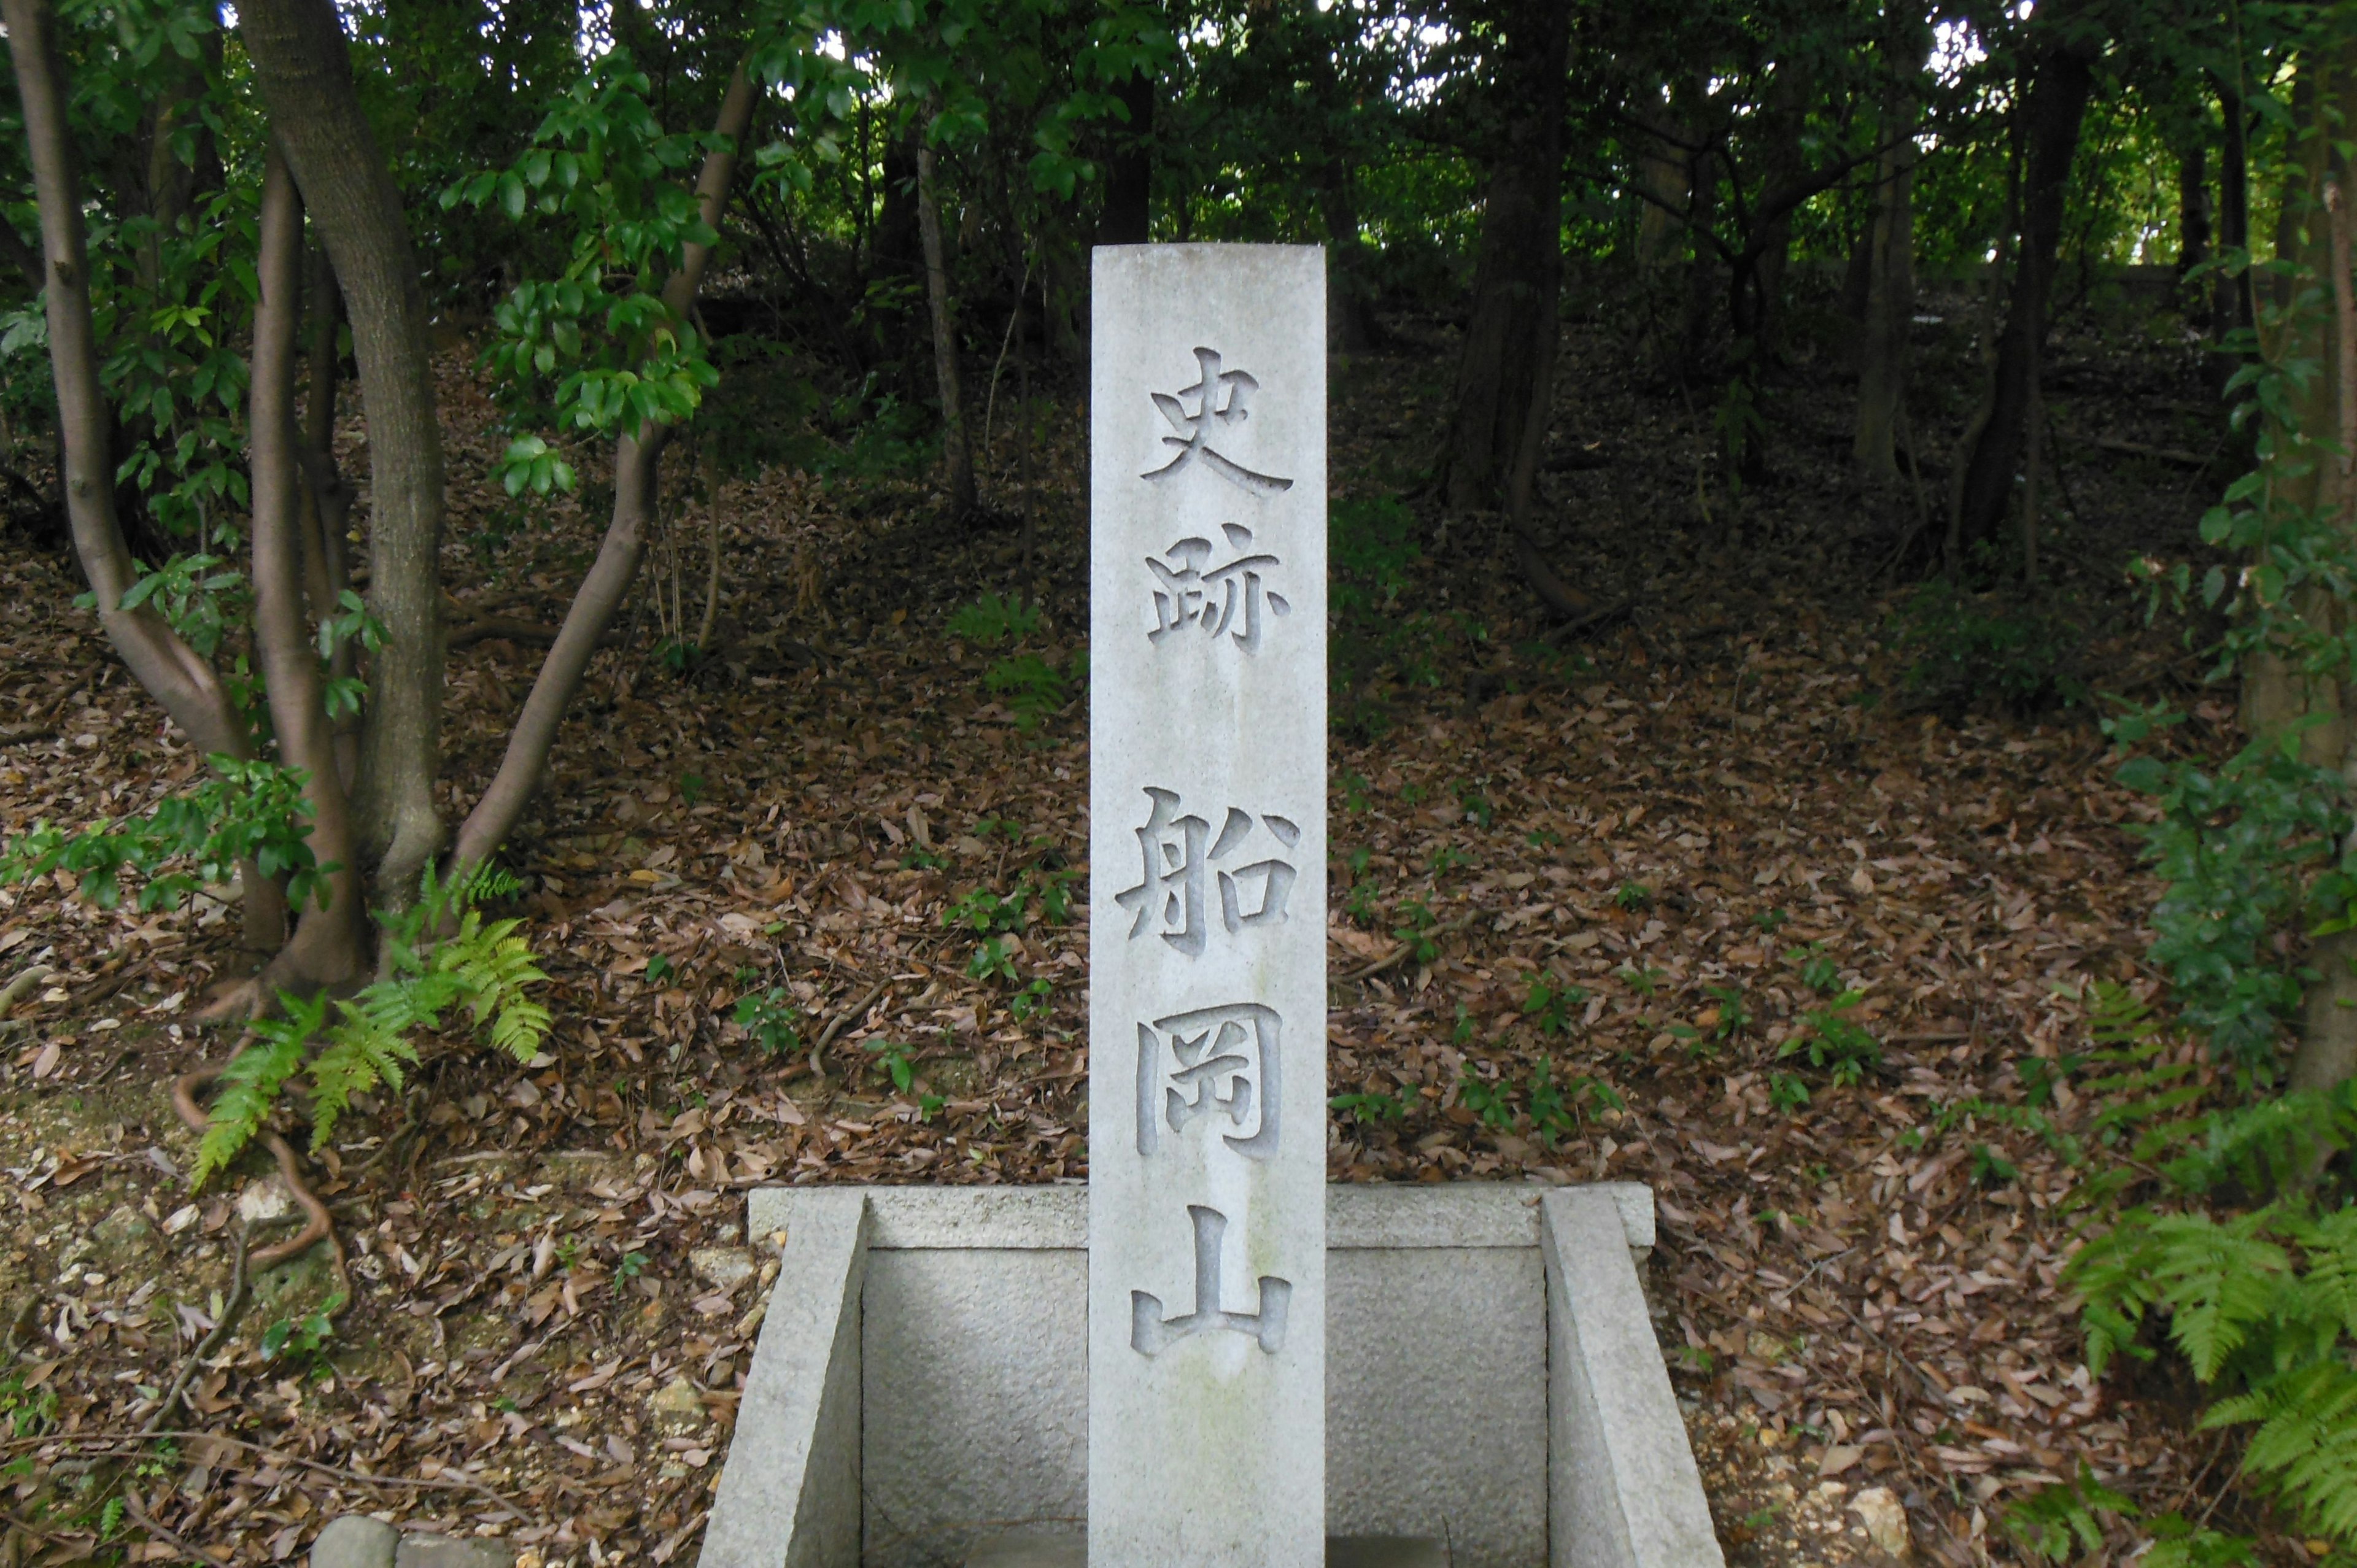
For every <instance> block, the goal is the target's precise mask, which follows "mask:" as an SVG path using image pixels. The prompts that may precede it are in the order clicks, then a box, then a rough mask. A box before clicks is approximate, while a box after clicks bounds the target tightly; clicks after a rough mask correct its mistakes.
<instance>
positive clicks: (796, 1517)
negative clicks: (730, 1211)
mask: <svg viewBox="0 0 2357 1568" xmlns="http://www.w3.org/2000/svg"><path fill="white" fill-rule="evenodd" d="M794 1198H795V1203H794V1207H793V1212H792V1216H791V1219H788V1220H785V1221H784V1222H783V1223H782V1224H781V1226H780V1229H783V1230H784V1231H785V1233H786V1238H785V1245H784V1247H783V1249H782V1250H781V1251H780V1257H779V1264H780V1267H779V1272H778V1284H777V1287H776V1288H775V1289H774V1290H772V1291H771V1292H770V1305H769V1310H768V1312H767V1314H766V1315H765V1316H763V1318H762V1320H761V1337H760V1340H759V1343H758V1344H757V1345H756V1347H755V1348H754V1352H753V1366H752V1369H751V1370H750V1372H749V1373H748V1375H747V1377H746V1380H745V1393H744V1397H743V1398H742V1399H740V1400H739V1401H738V1402H737V1428H736V1431H735V1433H734V1434H732V1435H731V1437H730V1439H729V1445H728V1455H729V1457H728V1464H727V1466H726V1468H724V1469H723V1470H722V1471H721V1474H720V1487H719V1490H718V1491H717V1493H716V1494H715V1496H714V1498H713V1499H712V1515H711V1519H710V1520H709V1522H707V1523H706V1525H705V1531H704V1551H703V1553H702V1555H701V1556H699V1557H698V1558H697V1559H696V1563H697V1564H698V1568H859V1547H860V1530H861V1523H862V1521H861V1518H860V1501H859V1499H860V1475H859V1454H860V1442H859V1427H860V1406H861V1402H860V1386H859V1383H860V1379H859V1369H860V1354H859V1326H860V1325H859V1318H860V1297H861V1294H862V1293H863V1292H864V1291H865V1290H866V1283H867V1199H866V1194H865V1193H863V1192H861V1191H859V1190H858V1189H857V1188H856V1187H838V1188H835V1189H834V1190H833V1191H829V1192H801V1193H796V1194H795V1195H794ZM763 1239H765V1238H762V1237H757V1238H756V1240H763ZM740 1456H741V1457H740Z"/></svg>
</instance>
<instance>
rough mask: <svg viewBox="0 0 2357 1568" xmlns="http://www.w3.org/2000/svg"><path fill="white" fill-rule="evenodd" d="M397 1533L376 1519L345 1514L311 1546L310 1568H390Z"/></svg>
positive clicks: (391, 1566) (398, 1539)
mask: <svg viewBox="0 0 2357 1568" xmlns="http://www.w3.org/2000/svg"><path fill="white" fill-rule="evenodd" d="M400 1545H401V1531H399V1530H395V1529H393V1526H391V1525H389V1524H387V1523H385V1522H384V1521H383V1520H380V1519H371V1518H369V1517H368V1516H367V1515H366V1514H356V1513H348V1514H346V1515H345V1516H344V1517H343V1518H341V1519H339V1520H331V1521H329V1523H328V1528H327V1529H325V1530H321V1531H320V1532H319V1539H318V1540H317V1541H313V1542H312V1543H311V1568H393V1554H394V1552H396V1551H397V1550H398V1549H399V1548H400Z"/></svg>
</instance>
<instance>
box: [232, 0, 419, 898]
mask: <svg viewBox="0 0 2357 1568" xmlns="http://www.w3.org/2000/svg"><path fill="white" fill-rule="evenodd" d="M238 18H239V31H240V32H241V34H242V37H243V38H244V41H245V48H246V53H247V55H248V57H249V58H251V59H252V60H253V73H254V79H255V81H256V82H257V83H258V84H259V86H260V88H261V90H262V96H263V100H264V102H265V103H266V104H267V105H268V107H269V111H270V123H271V124H272V125H273V126H274V127H275V128H276V130H277V133H278V135H279V138H280V141H281V145H283V146H284V147H285V155H286V161H287V164H288V166H290V167H291V168H292V169H293V170H294V172H295V181H296V185H297V186H299V187H300V188H301V189H302V193H303V199H304V202H305V204H306V205H307V207H308V208H309V209H310V213H311V220H312V221H313V222H314V223H316V224H317V226H318V230H319V233H320V235H321V237H322V238H323V239H324V240H325V241H326V242H327V247H328V254H329V255H330V256H331V257H332V258H333V259H334V261H335V264H336V279H337V282H338V283H339V285H341V286H342V289H343V295H344V303H345V307H346V310H347V312H348V313H349V316H350V320H351V326H352V351H353V355H354V357H355V358H356V359H357V360H359V361H360V381H361V408H362V410H363V412H364V413H365V414H366V417H367V421H368V445H369V507H370V517H369V605H370V608H371V610H373V611H374V612H375V615H376V617H377V618H378V619H379V620H380V621H382V623H383V625H384V631H385V637H384V645H383V647H382V648H381V649H380V650H378V651H377V652H376V654H375V656H374V658H373V659H372V660H371V671H370V693H369V705H368V714H367V720H366V724H365V725H364V728H363V731H362V735H361V766H360V769H359V779H358V781H357V783H358V794H357V798H356V800H354V802H353V804H354V807H355V813H356V820H357V822H359V824H360V826H361V833H362V835H363V839H364V843H363V848H364V849H365V851H366V852H367V853H368V854H371V855H372V856H373V857H374V859H375V861H376V865H375V880H376V884H377V887H378V891H379V894H380V896H381V897H383V898H385V899H386V900H388V901H390V902H393V903H396V904H397V903H400V902H403V901H405V900H406V899H407V898H408V897H411V896H412V895H413V893H414V890H415V888H416V886H417V884H418V880H419V878H420V876H421V875H423V874H424V872H425V867H426V866H427V865H428V864H429V863H430V862H431V861H432V860H433V858H434V856H435V854H436V853H438V852H439V851H440V850H441V848H442V845H443V843H444V837H445V830H444V826H443V822H442V818H441V814H440V812H439V811H437V810H436V806H435V801H434V784H435V779H436V776H437V774H438V772H439V770H440V761H441V735H442V670H443V649H442V619H441V606H442V583H441V564H440V551H441V545H442V509H443V494H442V433H441V427H440V425H439V424H438V423H437V422H436V415H435V406H434V371H433V364H432V361H431V347H432V345H431V339H430V338H429V336H428V332H427V321H428V317H427V314H426V306H425V289H424V287H423V286H422V285H420V283H419V281H418V268H417V259H416V255H415V253H414V251H413V250H412V249H411V246H410V242H409V231H408V228H407V226H406V224H405V223H404V220H403V217H402V209H401V193H400V191H399V190H398V189H397V188H395V187H394V185H393V177H392V175H391V173H390V172H389V171H388V170H387V168H386V166H385V162H384V159H383V157H382V156H381V155H380V154H379V152H378V150H377V145H376V138H375V136H374V134H372V133H371V131H370V129H369V124H368V120H367V117H366V116H365V115H364V114H362V113H361V102H360V95H359V93H358V92H357V91H355V89H354V86H353V81H352V70H351V59H350V53H349V51H348V50H347V48H346V47H345V43H344V34H343V26H342V24H341V22H340V21H339V19H338V16H337V13H336V9H335V7H334V5H332V4H330V3H329V0H242V3H241V4H240V5H239V7H238Z"/></svg>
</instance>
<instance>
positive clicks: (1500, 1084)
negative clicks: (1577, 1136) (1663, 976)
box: [1401, 1057, 1624, 1148]
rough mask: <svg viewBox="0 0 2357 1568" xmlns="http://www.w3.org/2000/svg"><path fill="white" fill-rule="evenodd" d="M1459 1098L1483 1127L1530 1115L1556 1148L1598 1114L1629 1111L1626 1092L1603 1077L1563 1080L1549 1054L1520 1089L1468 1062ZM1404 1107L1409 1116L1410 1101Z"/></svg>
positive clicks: (1508, 1124) (1499, 1126)
mask: <svg viewBox="0 0 2357 1568" xmlns="http://www.w3.org/2000/svg"><path fill="white" fill-rule="evenodd" d="M1457 1102H1458V1104H1459V1105H1462V1106H1463V1107H1465V1109H1466V1110H1468V1111H1469V1112H1472V1113H1473V1114H1474V1115H1475V1116H1476V1117H1478V1118H1480V1122H1481V1124H1482V1125H1483V1126H1485V1127H1489V1128H1491V1129H1493V1130H1496V1131H1500V1132H1503V1131H1505V1130H1507V1129H1509V1128H1512V1127H1513V1126H1515V1125H1516V1124H1517V1123H1518V1122H1520V1121H1521V1120H1522V1119H1523V1118H1524V1117H1527V1118H1528V1119H1529V1123H1530V1128H1531V1131H1532V1133H1534V1134H1535V1135H1536V1136H1537V1138H1538V1140H1539V1141H1540V1142H1541V1143H1543V1144H1546V1145H1547V1146H1548V1147H1550V1148H1552V1147H1554V1146H1555V1144H1556V1143H1558V1142H1559V1141H1561V1140H1562V1139H1564V1138H1566V1137H1569V1136H1570V1135H1571V1134H1572V1133H1575V1132H1577V1130H1578V1129H1579V1127H1580V1125H1581V1124H1582V1123H1583V1122H1585V1121H1586V1120H1587V1117H1588V1116H1589V1115H1590V1114H1592V1113H1593V1112H1598V1111H1605V1110H1609V1111H1619V1110H1621V1109H1624V1103H1623V1101H1621V1099H1620V1093H1619V1092H1618V1091H1617V1090H1614V1089H1613V1087H1612V1086H1611V1085H1610V1084H1609V1083H1607V1082H1605V1081H1604V1080H1603V1079H1600V1078H1593V1077H1588V1076H1585V1075H1583V1076H1580V1077H1577V1078H1574V1079H1568V1080H1566V1081H1563V1082H1560V1083H1559V1082H1557V1081H1556V1079H1555V1064H1554V1063H1553V1062H1551V1061H1549V1060H1547V1059H1546V1058H1544V1057H1542V1058H1539V1059H1538V1061H1537V1062H1535V1063H1534V1064H1533V1066H1532V1068H1531V1070H1530V1072H1529V1074H1528V1076H1527V1077H1526V1078H1525V1079H1524V1080H1523V1083H1522V1085H1521V1087H1520V1090H1519V1092H1518V1091H1517V1089H1516V1086H1515V1085H1514V1084H1513V1082H1512V1080H1511V1079H1508V1078H1506V1077H1505V1076H1504V1075H1502V1074H1501V1075H1500V1076H1498V1077H1496V1078H1488V1077H1484V1076H1483V1075H1482V1074H1481V1073H1480V1071H1479V1070H1477V1069H1475V1067H1474V1065H1473V1064H1472V1063H1471V1062H1467V1063H1466V1064H1465V1066H1464V1069H1463V1070H1462V1072H1461V1074H1460V1075H1459V1077H1458V1083H1457ZM1401 1110H1402V1113H1403V1114H1405V1101H1403V1103H1402V1107H1401Z"/></svg>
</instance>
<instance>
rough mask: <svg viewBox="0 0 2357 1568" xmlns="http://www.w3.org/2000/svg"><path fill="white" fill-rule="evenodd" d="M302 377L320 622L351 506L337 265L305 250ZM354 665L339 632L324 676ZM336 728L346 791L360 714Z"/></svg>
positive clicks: (339, 599)
mask: <svg viewBox="0 0 2357 1568" xmlns="http://www.w3.org/2000/svg"><path fill="white" fill-rule="evenodd" d="M305 265H306V275H305V277H304V281H303V299H304V307H305V309H306V311H307V313H308V314H307V317H306V321H305V326H304V333H305V338H304V360H305V362H306V366H307V368H306V370H305V371H304V379H305V381H307V383H308V391H307V393H306V394H305V400H304V403H303V441H302V446H300V448H298V449H297V451H296V459H297V461H299V462H300V463H301V464H302V467H303V587H304V594H305V596H307V598H308V599H309V600H310V604H311V619H312V621H313V622H314V623H315V624H317V623H321V622H325V621H327V620H328V619H330V618H333V617H335V616H337V615H339V614H340V613H341V609H342V604H343V596H344V594H345V592H346V591H347V590H349V589H350V587H351V585H352V574H351V564H350V553H349V551H348V550H347V548H346V546H347V545H349V544H350V540H348V539H347V538H346V537H345V530H346V528H347V527H348V526H349V522H350V517H351V510H352V499H353V498H352V488H351V486H350V485H349V484H346V483H345V482H344V477H343V475H342V474H341V473H340V472H339V471H338V470H337V467H336V382H337V381H338V380H339V376H340V365H339V359H338V355H337V352H336V324H337V322H338V320H339V316H340V312H339V301H338V296H337V294H336V269H335V267H334V265H333V264H332V263H329V262H328V252H325V251H323V250H317V249H311V250H307V252H305ZM359 667H360V642H359V639H356V638H349V637H348V638H345V639H341V640H340V641H339V642H338V643H337V644H336V645H335V649H334V650H333V651H332V652H331V653H330V654H329V655H328V678H329V679H331V680H336V681H349V680H350V679H352V678H353V676H354V672H355V671H357V670H358V669H359ZM331 722H332V725H333V727H334V730H335V737H336V738H335V746H336V773H337V776H338V777H339V778H340V779H342V780H343V785H344V791H345V793H346V795H347V796H349V795H350V792H351V789H352V786H353V783H354V781H355V780H356V779H357V778H358V776H359V773H360V761H361V724H360V714H357V713H352V712H349V711H347V712H344V713H339V714H336V715H335V716H334V718H333V719H332V721H331Z"/></svg>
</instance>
